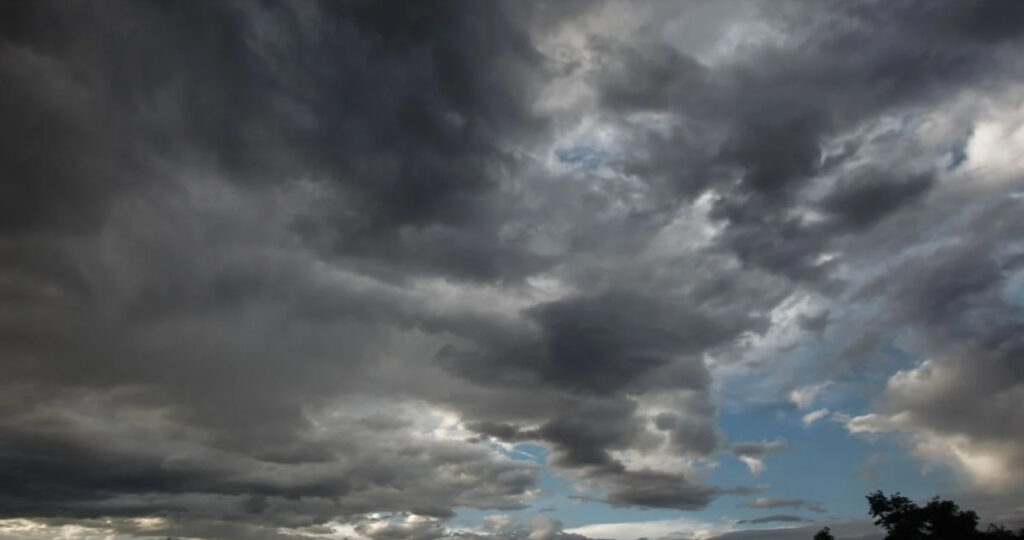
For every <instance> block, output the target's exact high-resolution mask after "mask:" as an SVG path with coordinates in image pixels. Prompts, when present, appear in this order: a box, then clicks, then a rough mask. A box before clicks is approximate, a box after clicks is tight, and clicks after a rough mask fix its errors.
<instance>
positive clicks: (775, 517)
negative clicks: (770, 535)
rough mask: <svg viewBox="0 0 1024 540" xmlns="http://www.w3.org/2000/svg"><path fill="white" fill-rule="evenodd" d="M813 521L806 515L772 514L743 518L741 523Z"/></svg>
mask: <svg viewBox="0 0 1024 540" xmlns="http://www.w3.org/2000/svg"><path fill="white" fill-rule="evenodd" d="M808 521H813V520H810V519H807V518H805V517H800V516H793V515H790V514H772V515H770V516H764V517H759V518H753V519H742V520H740V521H739V523H747V524H750V525H756V524H759V523H806V522H808Z"/></svg>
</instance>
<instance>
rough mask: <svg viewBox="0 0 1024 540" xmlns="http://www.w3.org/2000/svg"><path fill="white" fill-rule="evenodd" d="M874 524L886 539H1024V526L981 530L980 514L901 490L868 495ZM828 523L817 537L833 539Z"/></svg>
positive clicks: (952, 503)
mask: <svg viewBox="0 0 1024 540" xmlns="http://www.w3.org/2000/svg"><path fill="white" fill-rule="evenodd" d="M867 499H868V506H869V510H868V513H870V514H871V517H873V518H875V525H878V526H880V527H882V528H884V529H885V531H886V533H887V534H886V536H885V540H1013V539H1016V538H1021V539H1024V529H1021V530H1020V532H1018V533H1014V532H1013V531H1009V530H1007V529H1005V528H1003V527H1001V526H996V525H989V527H988V529H987V530H985V531H979V530H978V514H976V513H974V511H973V510H961V509H960V507H959V506H957V504H956V503H954V502H953V501H946V500H941V499H939V498H938V497H935V498H933V499H932V500H930V501H928V504H926V505H924V506H918V505H917V504H915V503H914V501H911V500H910V499H908V498H906V497H904V496H903V495H901V494H900V493H895V494H893V495H890V496H888V497H887V496H886V495H885V493H882V492H881V491H880V490H879V491H875V492H874V493H871V494H870V495H868V496H867ZM833 538H834V537H833V536H832V532H831V531H830V530H829V528H828V527H825V528H824V529H822V530H820V531H818V533H817V534H815V535H814V540H833Z"/></svg>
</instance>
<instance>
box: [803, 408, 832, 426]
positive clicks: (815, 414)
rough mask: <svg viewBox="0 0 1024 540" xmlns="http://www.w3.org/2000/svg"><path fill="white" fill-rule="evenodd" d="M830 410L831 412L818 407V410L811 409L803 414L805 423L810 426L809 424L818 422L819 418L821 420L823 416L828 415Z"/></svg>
mask: <svg viewBox="0 0 1024 540" xmlns="http://www.w3.org/2000/svg"><path fill="white" fill-rule="evenodd" d="M828 412H829V411H828V409H818V410H816V411H811V412H809V413H807V414H805V415H804V416H803V422H804V425H807V426H809V425H811V424H813V423H815V422H817V421H818V420H821V419H822V418H824V417H826V416H828Z"/></svg>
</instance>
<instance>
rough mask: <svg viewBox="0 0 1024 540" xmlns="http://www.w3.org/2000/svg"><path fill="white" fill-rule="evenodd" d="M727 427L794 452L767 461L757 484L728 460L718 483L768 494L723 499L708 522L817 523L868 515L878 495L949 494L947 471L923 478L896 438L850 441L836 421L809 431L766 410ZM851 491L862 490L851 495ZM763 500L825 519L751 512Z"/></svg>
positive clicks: (730, 418) (726, 421)
mask: <svg viewBox="0 0 1024 540" xmlns="http://www.w3.org/2000/svg"><path fill="white" fill-rule="evenodd" d="M720 423H721V425H722V427H723V429H725V431H726V432H727V433H742V434H743V439H744V440H774V439H784V440H785V441H787V444H788V446H789V448H788V449H787V450H785V451H782V452H778V453H773V454H769V455H767V456H765V457H764V462H765V466H766V467H765V470H764V472H762V473H761V474H759V475H756V476H755V475H752V474H751V473H750V471H749V470H748V469H747V467H746V466H745V465H744V464H743V463H742V462H740V461H739V460H738V459H736V458H734V457H731V456H725V455H723V456H722V457H721V464H720V466H719V467H718V468H717V469H716V470H715V471H714V473H713V475H712V476H711V480H712V483H714V484H715V485H719V486H723V487H729V486H741V485H746V486H750V485H766V486H769V487H768V488H767V489H765V490H764V491H763V492H761V493H757V494H753V495H750V496H749V497H723V498H720V499H719V500H717V501H715V503H713V504H712V505H711V506H709V507H708V509H707V510H706V511H705V514H706V515H707V517H716V516H715V515H716V514H720V515H727V516H730V517H734V518H739V519H752V518H757V517H763V516H764V515H766V514H769V513H786V514H797V515H801V516H803V517H806V518H808V519H813V520H821V519H826V518H831V517H838V518H859V517H863V516H864V512H865V508H866V506H865V504H864V495H866V494H867V493H869V492H870V491H872V490H874V489H883V490H885V491H896V490H899V491H902V492H903V493H904V494H907V495H908V496H911V497H915V498H926V497H930V496H932V495H935V494H936V493H940V492H942V491H943V490H945V489H948V487H949V486H950V480H951V478H950V474H949V472H948V471H947V470H940V469H936V470H934V471H931V472H930V473H929V474H927V475H926V474H923V473H922V470H923V469H922V464H921V463H920V462H917V461H916V460H914V459H913V458H911V457H909V456H907V452H906V449H905V448H903V447H902V446H901V445H900V443H899V441H898V440H897V439H896V438H894V437H891V436H885V435H882V436H872V437H863V436H851V435H850V434H849V433H848V432H847V430H846V428H845V427H844V426H843V425H842V424H840V423H839V422H836V421H832V420H822V421H819V422H817V423H815V424H813V425H811V426H805V425H803V423H802V422H800V421H799V420H796V419H793V418H789V417H786V416H780V415H779V414H778V413H777V412H775V411H772V410H770V409H767V408H763V409H757V410H750V411H746V412H744V413H738V414H728V415H722V417H721V419H720ZM879 456H884V459H879ZM851 484H852V485H853V486H856V487H854V488H852V489H851ZM756 497H773V498H785V499H802V500H804V501H807V502H808V503H811V504H820V505H821V506H822V507H823V508H824V510H825V511H826V512H825V513H817V512H813V511H811V510H810V508H808V507H801V508H774V509H758V508H749V507H747V506H745V505H746V504H748V503H749V502H750V501H752V500H753V499H754V498H756Z"/></svg>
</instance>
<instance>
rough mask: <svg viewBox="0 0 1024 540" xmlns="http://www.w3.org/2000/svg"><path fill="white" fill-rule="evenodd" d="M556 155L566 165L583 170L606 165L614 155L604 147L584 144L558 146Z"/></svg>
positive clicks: (591, 169) (592, 169)
mask: <svg viewBox="0 0 1024 540" xmlns="http://www.w3.org/2000/svg"><path fill="white" fill-rule="evenodd" d="M555 157H556V158H558V161H560V162H561V163H562V164H564V165H566V166H569V167H572V168H575V169H580V170H583V171H594V170H596V169H599V168H600V167H601V166H602V165H604V164H605V163H606V162H607V161H608V160H609V159H610V158H611V157H612V153H611V152H610V151H608V150H605V149H602V148H597V147H594V146H587V145H583V146H572V147H568V148H557V149H555Z"/></svg>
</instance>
